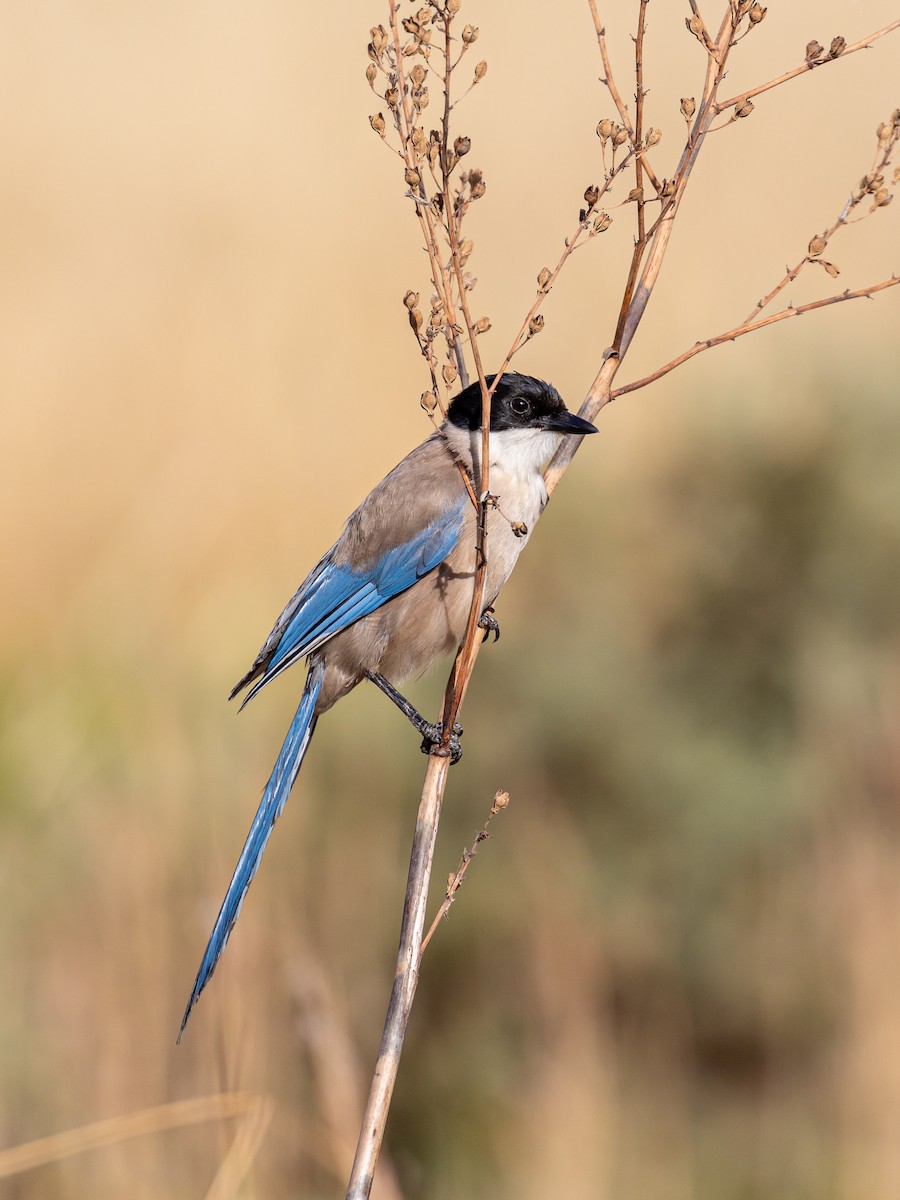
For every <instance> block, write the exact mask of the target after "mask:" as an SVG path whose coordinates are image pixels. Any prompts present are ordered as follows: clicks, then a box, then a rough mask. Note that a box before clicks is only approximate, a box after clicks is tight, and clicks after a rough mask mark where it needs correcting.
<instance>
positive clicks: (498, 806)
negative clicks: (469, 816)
mask: <svg viewBox="0 0 900 1200" xmlns="http://www.w3.org/2000/svg"><path fill="white" fill-rule="evenodd" d="M508 804H509V792H502V791H501V792H497V793H496V794H495V796H494V803H493V804H492V805H491V812H492V813H498V812H501V811H502V810H503V809H504V808H506V806H507V805H508Z"/></svg>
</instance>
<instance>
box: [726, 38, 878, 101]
mask: <svg viewBox="0 0 900 1200" xmlns="http://www.w3.org/2000/svg"><path fill="white" fill-rule="evenodd" d="M895 29H900V18H898V19H897V20H896V21H889V22H888V24H887V25H885V26H884V28H883V29H878V30H876V31H875V33H870V34H869V36H868V37H864V38H861V39H860V40H859V41H858V42H854V43H853V45H852V46H845V47H844V49H843V50H842V51H841V53H840V54H839V55H838V56H837V58H830V59H827V60H826V61H825V62H822V63H809V62H804V63H803V64H802V65H801V66H799V67H794V69H793V70H792V71H785V73H784V74H783V75H779V76H778V77H777V78H776V79H770V80H769V81H768V83H761V84H760V85H759V87H755V88H750V90H749V91H747V92H740V93H738V95H736V96H732V97H731V98H730V99H728V100H720V101H719V102H718V103H717V104H716V111H717V112H719V113H722V112H727V111H728V109H729V108H734V106H735V104H737V103H738V102H739V101H740V100H751V99H752V98H753V97H754V96H761V95H762V94H763V92H770V91H771V90H772V88H776V87H780V86H781V84H783V83H787V82H788V80H790V79H796V78H797V76H798V75H806V74H808V72H810V71H815V70H818V68H819V67H824V66H827V65H828V63H832V62H838V61H839V60H840V59H842V58H846V57H847V55H848V54H854V53H855V52H856V51H857V50H867V49H868V48H869V46H871V45H872V44H873V43H874V42H877V41H878V39H879V38H883V37H885V36H886V35H887V34H889V33H893V32H894V30H895Z"/></svg>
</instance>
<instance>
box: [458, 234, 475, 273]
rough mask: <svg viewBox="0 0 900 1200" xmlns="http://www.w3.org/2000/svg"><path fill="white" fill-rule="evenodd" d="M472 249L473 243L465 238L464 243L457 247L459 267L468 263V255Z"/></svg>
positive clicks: (473, 247)
mask: <svg viewBox="0 0 900 1200" xmlns="http://www.w3.org/2000/svg"><path fill="white" fill-rule="evenodd" d="M474 249H475V243H474V242H473V241H472V239H471V238H466V240H465V241H464V242H462V243H460V247H459V262H460V266H463V267H464V266H465V265H466V263H467V262H468V261H469V255H470V254H471V253H472V251H473V250H474Z"/></svg>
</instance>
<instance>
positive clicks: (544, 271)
mask: <svg viewBox="0 0 900 1200" xmlns="http://www.w3.org/2000/svg"><path fill="white" fill-rule="evenodd" d="M549 282H550V271H549V269H548V268H547V267H542V268H541V270H540V273H539V275H538V277H537V284H538V287H539V288H540V290H541V291H543V290H544V288H545V287H546V286H547V284H548V283H549Z"/></svg>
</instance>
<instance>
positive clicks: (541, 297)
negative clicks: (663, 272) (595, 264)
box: [491, 150, 634, 395]
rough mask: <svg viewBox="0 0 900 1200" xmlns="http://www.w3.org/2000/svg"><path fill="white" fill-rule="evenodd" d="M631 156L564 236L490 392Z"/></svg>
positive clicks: (626, 157) (518, 347) (610, 176)
mask: <svg viewBox="0 0 900 1200" xmlns="http://www.w3.org/2000/svg"><path fill="white" fill-rule="evenodd" d="M632 158H634V150H629V151H628V153H627V154H626V155H625V157H624V158H623V159H622V161H621V162H620V163H618V164H617V165H616V166H615V167H613V169H612V170H611V171H610V173H609V176H608V177H607V179H606V180H604V183H603V186H602V187H601V188H600V195H599V196H598V197H597V199H596V201H595V202H594V203H593V204H592V205H591V207H590V208H589V209H588V210H587V217H586V220H585V221H579V223H578V226H577V228H576V229H575V230H574V232H573V233H572V236H571V237H569V238H566V241H565V245H564V247H563V252H562V254H561V255H560V256H559V259H558V261H557V263H556V266H555V267H554V268H553V270H552V271H551V272H550V278H549V279H548V280H547V282H546V283H545V284H544V286H543V287H542V288H541V289H540V290H539V291H538V293H537V296H536V297H535V299H534V302H533V303H532V305H531V308H529V310H528V312H527V313H526V314H525V319H524V320H523V321H522V324H521V325H520V326H519V331H518V333H517V334H516V336H515V337H514V338H513V340H512V344H511V345H510V348H509V350H507V352H506V357H505V358H504V359H503V362H502V363H501V364H500V368H499V370H498V371H497V377H496V379H495V380H494V382H493V383H492V384H491V394H492V395H493V393H494V389H495V388H496V387H497V384H498V383H499V382H500V379H501V377H502V376H503V374H504V373H505V372H506V369H507V368H508V367H509V364H510V363H511V362H512V360H513V356H514V355H515V354H516V352H517V351H518V350H521V348H522V346H523V345H524V344H525V342H524V340H523V339H524V337H525V332H526V330H527V329H528V326H529V325H530V324H531V321H532V318H533V317H534V316H536V314H537V312H538V310H539V309H540V307H541V305H542V304H543V303H544V301H545V300H546V299H547V297H548V296H549V295H550V292H551V291H552V289H553V285H554V284H555V283H556V280H557V278H558V276H559V273H560V271H561V270H562V269H563V267H564V266H565V265H566V262H567V261H568V259H569V256H570V255H571V254H572V253H573V252H574V251H575V250H577V249H578V247H579V246H584V245H586V244H587V243H586V242H582V241H581V240H580V239H581V235H582V234H583V233H584V231H585V229H586V227H587V221H588V220H589V219H590V217H591V216H592V215H593V214H594V213H595V212H596V211H597V209H598V207H599V205H600V201H601V200H602V199H603V197H604V196H605V195H606V193H607V192H608V191H609V189H610V187H611V185H612V183H613V181H614V180H615V179H616V178H617V177H618V176H619V175H620V174H621V173H622V171H624V170H625V168H626V167H627V166H628V164H629V163H630V162H631V160H632Z"/></svg>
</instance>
